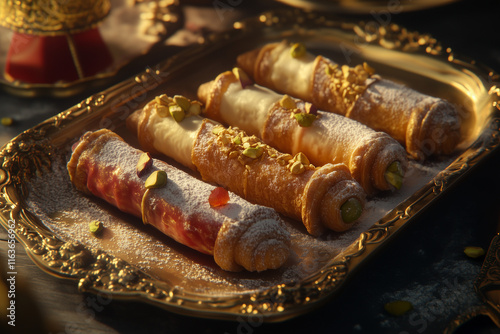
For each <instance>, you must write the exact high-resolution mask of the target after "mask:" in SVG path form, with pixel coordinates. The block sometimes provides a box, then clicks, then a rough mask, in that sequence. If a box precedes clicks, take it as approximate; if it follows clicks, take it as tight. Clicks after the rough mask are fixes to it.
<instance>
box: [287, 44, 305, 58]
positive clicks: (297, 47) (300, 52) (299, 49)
mask: <svg viewBox="0 0 500 334" xmlns="http://www.w3.org/2000/svg"><path fill="white" fill-rule="evenodd" d="M306 52H307V50H306V47H305V46H304V44H302V43H295V44H292V46H291V47H290V55H291V56H292V57H293V58H300V57H302V56H304V55H305V54H306Z"/></svg>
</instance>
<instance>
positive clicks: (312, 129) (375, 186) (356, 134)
mask: <svg viewBox="0 0 500 334" xmlns="http://www.w3.org/2000/svg"><path fill="white" fill-rule="evenodd" d="M233 72H234V73H233ZM233 72H231V71H227V72H224V73H222V74H220V75H219V76H217V78H216V79H215V80H214V81H211V82H208V83H205V84H202V85H201V86H200V87H199V89H198V98H199V99H200V101H201V102H203V103H205V110H204V114H205V116H207V117H208V118H211V119H214V120H216V121H219V122H221V123H224V124H228V125H231V126H236V127H238V128H240V129H242V130H245V131H247V132H248V133H249V134H253V135H256V136H258V137H259V138H261V139H262V140H263V141H264V142H265V143H266V144H269V145H270V146H273V147H275V148H276V149H278V150H279V151H281V152H286V153H290V154H297V153H299V152H302V153H304V154H305V155H306V156H307V157H308V158H309V159H310V161H311V162H312V163H313V164H314V165H317V166H322V165H325V164H327V163H343V164H345V165H346V166H347V167H348V168H349V170H350V172H351V174H352V176H353V178H354V179H355V180H356V181H358V182H359V184H360V185H361V186H362V187H363V188H364V189H365V191H366V193H367V194H368V195H373V194H375V193H376V192H378V191H383V190H392V189H399V188H400V187H401V186H402V183H403V177H404V173H405V170H406V166H407V157H406V152H405V150H404V148H403V147H402V146H401V145H400V144H399V143H398V142H397V141H396V140H394V139H393V138H392V137H390V136H389V135H388V134H386V133H384V132H377V131H375V130H373V129H371V128H369V127H367V126H365V125H363V124H361V123H359V122H357V121H355V120H352V119H349V118H346V117H343V116H341V115H337V114H334V113H329V112H323V111H318V110H316V109H315V107H314V105H312V104H310V103H306V102H304V101H302V100H299V99H296V98H291V97H290V96H288V95H281V94H278V93H276V92H274V91H272V90H270V89H268V88H266V87H262V86H259V85H256V84H250V82H249V81H248V78H246V77H245V73H244V72H241V71H239V70H238V69H235V70H234V71H233ZM235 73H237V75H235Z"/></svg>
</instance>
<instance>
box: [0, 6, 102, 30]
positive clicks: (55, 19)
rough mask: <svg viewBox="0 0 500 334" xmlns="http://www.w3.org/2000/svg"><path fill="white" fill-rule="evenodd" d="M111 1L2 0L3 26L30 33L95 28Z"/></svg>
mask: <svg viewBox="0 0 500 334" xmlns="http://www.w3.org/2000/svg"><path fill="white" fill-rule="evenodd" d="M110 7H111V4H110V1H109V0H28V1H19V0H0V25H2V26H4V27H6V28H9V29H11V30H14V31H16V32H20V33H27V34H31V35H46V36H47V35H48V36H53V35H61V34H67V33H76V32H79V31H83V30H87V29H89V28H92V27H94V26H95V25H96V24H97V23H98V22H99V21H101V20H102V19H104V18H105V17H106V15H108V13H109V11H110Z"/></svg>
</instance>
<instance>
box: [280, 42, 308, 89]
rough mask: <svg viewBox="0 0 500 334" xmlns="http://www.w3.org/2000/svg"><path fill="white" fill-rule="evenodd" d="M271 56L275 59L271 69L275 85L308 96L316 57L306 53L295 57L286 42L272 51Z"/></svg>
mask: <svg viewBox="0 0 500 334" xmlns="http://www.w3.org/2000/svg"><path fill="white" fill-rule="evenodd" d="M271 57H273V58H274V59H275V62H274V63H273V65H272V66H273V70H272V71H271V81H272V83H273V84H274V85H275V87H280V90H281V91H284V92H290V94H292V95H294V96H296V97H302V96H307V95H308V94H309V89H310V82H311V76H312V73H313V71H314V63H315V62H314V60H315V58H316V57H315V56H314V55H313V54H311V53H306V54H305V55H304V56H303V57H299V58H294V57H292V55H291V54H290V47H289V46H288V45H286V44H284V43H282V44H280V45H278V46H277V47H276V48H275V49H274V50H273V51H272V56H271Z"/></svg>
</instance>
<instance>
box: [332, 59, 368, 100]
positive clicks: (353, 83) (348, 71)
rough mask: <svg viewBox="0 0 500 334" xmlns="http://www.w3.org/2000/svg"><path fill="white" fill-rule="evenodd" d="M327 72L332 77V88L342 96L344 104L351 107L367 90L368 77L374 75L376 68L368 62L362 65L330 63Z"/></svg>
mask: <svg viewBox="0 0 500 334" xmlns="http://www.w3.org/2000/svg"><path fill="white" fill-rule="evenodd" d="M326 74H327V75H328V76H330V77H331V78H332V81H331V83H330V86H331V89H332V90H333V91H335V92H338V94H339V95H340V96H341V97H342V99H343V102H344V104H345V105H346V106H347V107H349V106H351V105H353V104H354V102H356V101H357V100H358V98H359V97H360V96H361V94H363V92H364V91H365V90H366V79H368V78H370V77H372V76H374V74H375V70H374V69H373V68H372V67H371V66H370V65H368V64H367V63H366V62H365V63H363V64H362V65H361V64H359V65H356V66H355V67H349V66H347V65H342V66H340V67H339V65H338V64H334V65H329V66H327V68H326Z"/></svg>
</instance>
